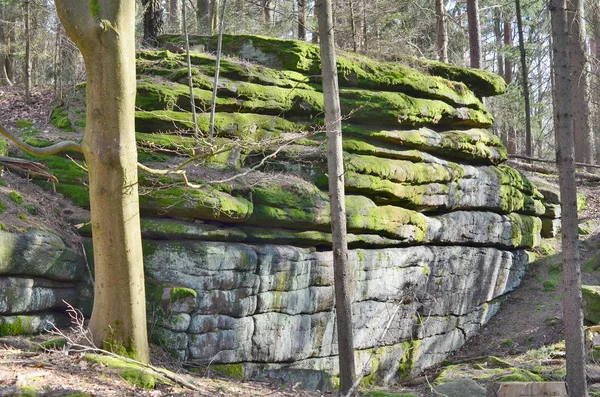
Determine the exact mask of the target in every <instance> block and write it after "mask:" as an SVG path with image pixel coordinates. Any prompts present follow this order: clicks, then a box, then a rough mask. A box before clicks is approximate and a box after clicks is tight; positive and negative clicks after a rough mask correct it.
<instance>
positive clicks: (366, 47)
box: [361, 0, 369, 54]
mask: <svg viewBox="0 0 600 397" xmlns="http://www.w3.org/2000/svg"><path fill="white" fill-rule="evenodd" d="M361 9H362V36H363V37H362V39H363V42H362V49H363V53H365V54H366V53H367V51H368V50H369V40H368V26H369V24H368V23H367V5H366V0H362V2H361Z"/></svg>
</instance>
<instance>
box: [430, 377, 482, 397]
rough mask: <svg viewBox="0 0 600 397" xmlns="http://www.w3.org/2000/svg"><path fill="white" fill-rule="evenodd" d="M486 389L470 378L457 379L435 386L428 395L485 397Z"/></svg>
mask: <svg viewBox="0 0 600 397" xmlns="http://www.w3.org/2000/svg"><path fill="white" fill-rule="evenodd" d="M486 393H487V391H486V390H485V388H484V387H483V386H479V385H478V384H477V382H475V381H474V380H471V379H457V380H453V381H452V382H448V383H443V384H441V385H438V386H435V387H434V388H433V390H432V392H431V393H429V395H430V396H432V397H433V396H446V397H467V396H468V397H485V396H486Z"/></svg>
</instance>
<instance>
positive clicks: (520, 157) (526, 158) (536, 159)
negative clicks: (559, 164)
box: [508, 154, 600, 168]
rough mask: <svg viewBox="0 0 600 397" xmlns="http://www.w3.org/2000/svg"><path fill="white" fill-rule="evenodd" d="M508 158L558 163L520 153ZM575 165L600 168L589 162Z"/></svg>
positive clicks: (510, 155)
mask: <svg viewBox="0 0 600 397" xmlns="http://www.w3.org/2000/svg"><path fill="white" fill-rule="evenodd" d="M508 158H509V159H519V160H529V161H537V162H539V163H549V164H556V160H547V159H540V158H536V157H529V156H523V155H520V154H509V155H508ZM575 166H576V167H590V168H600V165H596V164H588V163H575Z"/></svg>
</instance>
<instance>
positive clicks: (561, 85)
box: [549, 0, 587, 397]
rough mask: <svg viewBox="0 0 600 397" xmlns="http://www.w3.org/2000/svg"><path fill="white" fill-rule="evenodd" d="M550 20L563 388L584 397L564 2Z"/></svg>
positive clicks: (554, 4) (555, 1) (556, 1)
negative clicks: (559, 213) (559, 214)
mask: <svg viewBox="0 0 600 397" xmlns="http://www.w3.org/2000/svg"><path fill="white" fill-rule="evenodd" d="M549 8H550V14H551V19H552V38H553V42H554V45H553V52H554V55H553V62H554V75H555V90H556V95H555V96H554V99H555V105H554V122H555V134H556V162H557V165H558V170H559V182H560V196H561V208H562V217H561V233H562V251H563V254H562V256H563V283H564V284H563V285H564V298H563V318H564V323H565V345H566V360H567V386H568V389H569V395H570V396H573V397H585V396H587V384H586V375H585V357H586V355H585V347H584V337H583V315H582V312H581V303H582V299H581V270H580V268H579V251H578V247H577V243H578V238H579V232H578V227H577V185H576V183H575V161H574V154H575V149H574V145H573V110H572V105H573V104H572V102H571V77H570V65H569V63H570V61H569V51H568V37H569V36H568V34H569V32H568V28H567V16H566V15H565V14H566V1H565V0H550V3H549Z"/></svg>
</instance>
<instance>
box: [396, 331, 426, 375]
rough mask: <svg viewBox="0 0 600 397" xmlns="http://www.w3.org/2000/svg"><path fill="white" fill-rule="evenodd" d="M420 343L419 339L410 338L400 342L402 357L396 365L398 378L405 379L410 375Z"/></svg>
mask: <svg viewBox="0 0 600 397" xmlns="http://www.w3.org/2000/svg"><path fill="white" fill-rule="evenodd" d="M420 344H421V341H420V340H410V341H407V342H404V343H402V347H403V352H402V358H401V359H400V362H399V365H398V377H399V378H400V379H406V378H408V377H410V376H411V374H412V371H413V369H414V368H415V360H416V357H418V354H417V351H418V349H419V346H420Z"/></svg>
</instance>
